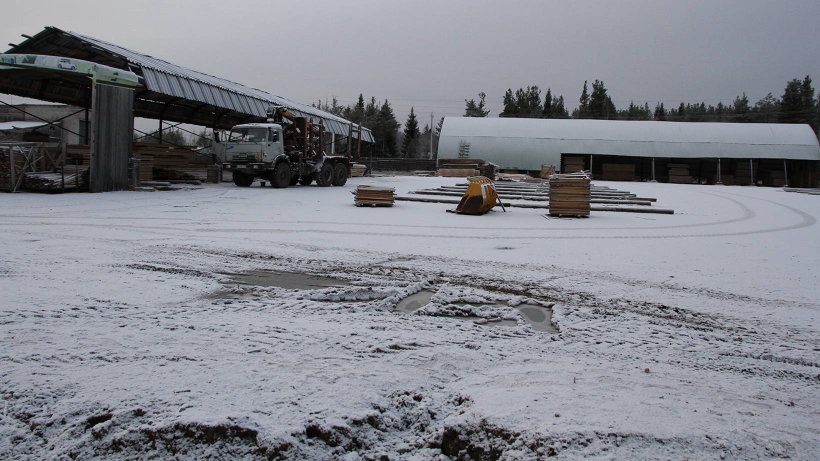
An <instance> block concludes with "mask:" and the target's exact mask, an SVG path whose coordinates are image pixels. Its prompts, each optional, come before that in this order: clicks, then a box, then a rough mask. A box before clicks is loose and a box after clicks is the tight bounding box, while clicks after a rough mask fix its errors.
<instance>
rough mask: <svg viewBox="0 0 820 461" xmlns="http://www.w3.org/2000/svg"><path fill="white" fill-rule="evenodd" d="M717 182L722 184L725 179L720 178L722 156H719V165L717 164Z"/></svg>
mask: <svg viewBox="0 0 820 461" xmlns="http://www.w3.org/2000/svg"><path fill="white" fill-rule="evenodd" d="M715 184H720V185H722V184H723V181H721V178H720V157H718V165H717V181H715Z"/></svg>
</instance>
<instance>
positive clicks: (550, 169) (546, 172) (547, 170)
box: [538, 165, 555, 179]
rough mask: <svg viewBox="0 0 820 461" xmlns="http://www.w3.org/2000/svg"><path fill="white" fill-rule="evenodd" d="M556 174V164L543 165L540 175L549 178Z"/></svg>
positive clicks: (542, 177)
mask: <svg viewBox="0 0 820 461" xmlns="http://www.w3.org/2000/svg"><path fill="white" fill-rule="evenodd" d="M554 174H555V166H554V165H541V174H540V175H539V176H538V177H539V178H541V179H548V178H549V177H550V176H552V175H554Z"/></svg>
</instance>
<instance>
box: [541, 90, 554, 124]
mask: <svg viewBox="0 0 820 461" xmlns="http://www.w3.org/2000/svg"><path fill="white" fill-rule="evenodd" d="M541 115H543V116H544V118H553V117H552V90H551V89H550V88H547V95H546V96H545V97H544V108H543V109H542V110H541Z"/></svg>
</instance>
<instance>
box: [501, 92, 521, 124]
mask: <svg viewBox="0 0 820 461" xmlns="http://www.w3.org/2000/svg"><path fill="white" fill-rule="evenodd" d="M518 113H519V109H518V106H517V105H516V103H515V97H513V92H512V89H511V88H507V92H506V93H504V110H503V111H502V112H501V113H500V114H499V117H516V116H518Z"/></svg>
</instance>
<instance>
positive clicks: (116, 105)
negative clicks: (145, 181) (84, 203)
mask: <svg viewBox="0 0 820 461" xmlns="http://www.w3.org/2000/svg"><path fill="white" fill-rule="evenodd" d="M133 112H134V90H132V89H130V88H123V87H117V86H111V85H100V84H93V86H92V91H91V113H92V115H91V135H90V138H91V143H90V144H91V171H90V175H89V191H90V192H110V191H118V190H124V189H126V188H127V187H128V158H129V157H130V156H131V142H132V139H131V138H132V133H133V132H134V115H133Z"/></svg>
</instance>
